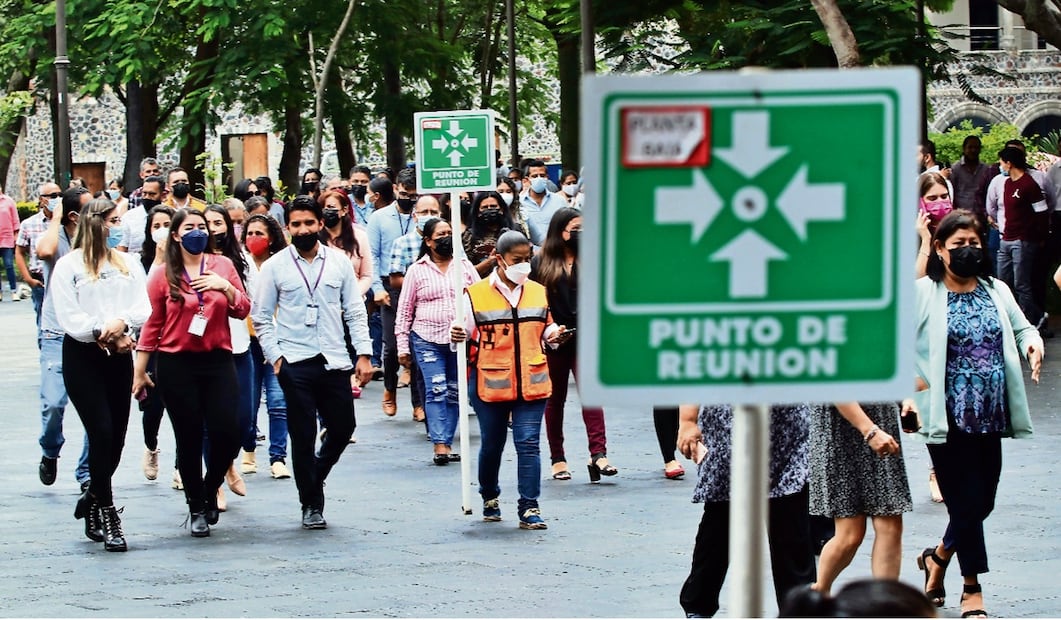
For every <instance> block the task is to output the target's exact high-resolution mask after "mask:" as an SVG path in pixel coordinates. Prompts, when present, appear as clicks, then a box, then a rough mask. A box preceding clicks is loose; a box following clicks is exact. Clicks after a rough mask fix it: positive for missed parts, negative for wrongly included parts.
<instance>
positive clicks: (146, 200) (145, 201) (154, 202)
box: [140, 198, 162, 211]
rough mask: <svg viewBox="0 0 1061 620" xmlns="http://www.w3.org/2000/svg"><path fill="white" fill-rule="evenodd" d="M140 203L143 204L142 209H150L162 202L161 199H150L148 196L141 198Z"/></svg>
mask: <svg viewBox="0 0 1061 620" xmlns="http://www.w3.org/2000/svg"><path fill="white" fill-rule="evenodd" d="M140 204H142V205H144V211H150V210H151V209H154V208H155V207H157V206H158V205H160V204H162V201H160V200H152V199H150V198H141V199H140Z"/></svg>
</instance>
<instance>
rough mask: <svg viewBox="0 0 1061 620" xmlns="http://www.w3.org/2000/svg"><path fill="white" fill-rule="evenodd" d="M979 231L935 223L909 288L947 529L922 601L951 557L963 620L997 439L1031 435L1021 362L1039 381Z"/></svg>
mask: <svg viewBox="0 0 1061 620" xmlns="http://www.w3.org/2000/svg"><path fill="white" fill-rule="evenodd" d="M986 247H987V243H986V240H985V238H984V230H983V228H982V227H981V224H980V221H979V220H978V219H977V218H976V216H975V215H974V214H972V213H971V212H969V211H963V210H957V211H953V212H951V213H950V214H948V215H947V216H946V217H944V218H943V220H942V221H941V222H940V224H939V227H938V228H937V229H936V234H935V237H934V240H933V243H932V250H931V251H930V252H929V257H928V268H927V274H928V275H927V276H926V277H923V278H921V279H920V280H918V281H917V296H916V300H917V341H916V344H917V378H916V384H917V386H916V389H917V393H916V395H915V400H916V401H917V404H918V406H919V409H920V411H921V415H922V416H923V425H922V427H921V431H920V436H921V437H922V438H923V439H924V440H925V442H926V443H928V450H929V453H930V454H931V456H932V462H933V463H934V465H935V468H936V477H937V479H938V480H939V486H940V488H941V490H942V491H943V497H944V498H945V500H946V505H947V513H948V515H949V517H950V522H949V523H948V525H947V530H946V533H945V534H944V535H943V539H942V541H941V542H940V543H939V544H938V545H936V547H935V548H928V549H925V550H924V551H923V552H922V553H921V555H920V556H918V558H917V564H918V568H920V569H921V570H923V571H924V572H925V593H926V595H927V596H928V597H929V598H930V599H932V600H933V602H934V603H935V604H936V605H937V606H940V607H942V606H943V603H944V597H945V594H946V593H945V591H944V588H943V577H944V573H945V571H946V568H947V565H948V564H949V563H950V558H951V556H952V555H954V554H955V553H957V554H958V564H959V565H960V567H961V572H962V577H963V580H964V587H963V591H962V597H961V609H962V617H963V618H969V617H986V613H985V612H984V610H983V607H984V605H983V594H982V592H981V587H980V583H979V580H978V575H979V574H980V573H986V572H987V570H988V567H987V549H986V547H985V544H984V525H983V524H984V520H985V519H986V518H987V516H988V515H989V514H991V510H992V509H993V508H994V504H995V493H996V491H997V488H998V479H999V475H1000V473H1001V471H1002V442H1001V440H1002V437H1003V436H1010V437H1028V436H1030V435H1031V433H1032V424H1031V416H1030V415H1029V413H1028V399H1027V396H1026V394H1025V391H1024V374H1023V371H1022V369H1021V355H1022V354H1024V355H1025V356H1026V357H1027V358H1028V362H1029V364H1030V365H1031V371H1032V372H1031V377H1032V380H1033V381H1035V382H1038V381H1039V369H1040V366H1041V364H1042V358H1043V342H1042V339H1041V338H1040V337H1039V332H1038V331H1037V330H1036V329H1035V327H1033V326H1032V325H1031V324H1030V323H1029V322H1028V320H1027V319H1026V318H1025V317H1024V314H1023V313H1022V312H1021V309H1020V307H1019V306H1018V305H1017V303H1016V301H1015V300H1014V298H1013V294H1012V293H1011V292H1010V290H1009V288H1007V287H1006V285H1005V284H1003V283H1001V281H999V280H995V279H993V278H992V277H990V275H989V270H990V262H989V261H988V259H987V257H986V256H985V255H984V248H986Z"/></svg>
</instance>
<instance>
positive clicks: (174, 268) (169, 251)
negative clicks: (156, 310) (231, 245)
mask: <svg viewBox="0 0 1061 620" xmlns="http://www.w3.org/2000/svg"><path fill="white" fill-rule="evenodd" d="M189 217H197V218H199V219H201V220H202V221H203V224H206V215H205V214H204V213H203V212H202V211H199V210H197V209H192V208H189V207H181V208H180V209H177V210H175V211H174V212H173V219H172V220H170V223H169V231H170V238H169V241H167V242H166V281H167V282H169V297H170V299H172V300H174V301H177V300H179V299H180V298H181V292H182V291H185V290H191V289H190V288H189V287H188V285H187V283H186V282H185V281H184V277H183V274H184V257H183V256H182V255H181V244H179V243H175V242H174V241H173V235H174V234H176V235H177V236H178V237H179V236H180V228H181V226H183V225H184V220H186V219H188V218H189ZM213 251H214V236H213V235H211V234H209V233H207V239H206V250H204V252H205V253H212V252H213Z"/></svg>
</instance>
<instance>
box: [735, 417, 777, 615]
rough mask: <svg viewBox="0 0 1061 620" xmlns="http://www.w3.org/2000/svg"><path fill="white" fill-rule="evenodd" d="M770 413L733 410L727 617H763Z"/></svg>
mask: <svg viewBox="0 0 1061 620" xmlns="http://www.w3.org/2000/svg"><path fill="white" fill-rule="evenodd" d="M769 431H770V410H769V407H768V406H767V405H741V406H739V407H734V408H733V453H732V454H733V457H732V462H731V463H730V485H729V486H730V497H729V574H730V584H729V615H730V617H731V618H761V617H762V615H763V562H762V557H763V527H764V526H765V524H766V511H767V490H768V485H769V483H770V480H769V468H768V467H769V452H770V433H769Z"/></svg>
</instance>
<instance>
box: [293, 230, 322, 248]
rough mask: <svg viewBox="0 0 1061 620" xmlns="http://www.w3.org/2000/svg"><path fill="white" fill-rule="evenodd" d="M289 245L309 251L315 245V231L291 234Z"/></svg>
mask: <svg viewBox="0 0 1061 620" xmlns="http://www.w3.org/2000/svg"><path fill="white" fill-rule="evenodd" d="M291 245H293V246H295V247H296V248H297V249H299V250H301V251H303V252H309V251H310V250H312V249H313V246H315V245H317V233H305V234H301V235H292V236H291Z"/></svg>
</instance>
